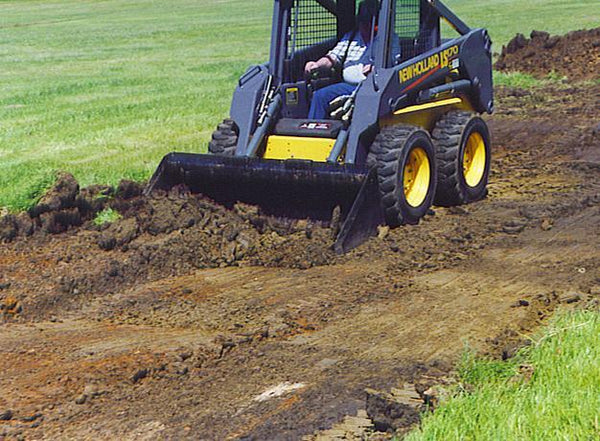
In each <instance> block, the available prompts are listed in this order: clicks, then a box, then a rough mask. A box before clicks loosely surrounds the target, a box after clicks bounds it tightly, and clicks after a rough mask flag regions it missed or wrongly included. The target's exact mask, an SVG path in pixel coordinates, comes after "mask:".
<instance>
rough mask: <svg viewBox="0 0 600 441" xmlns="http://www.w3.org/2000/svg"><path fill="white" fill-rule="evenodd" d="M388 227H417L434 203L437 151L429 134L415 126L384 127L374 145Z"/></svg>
mask: <svg viewBox="0 0 600 441" xmlns="http://www.w3.org/2000/svg"><path fill="white" fill-rule="evenodd" d="M373 153H374V154H375V156H376V159H377V175H378V182H379V191H380V193H381V200H382V204H383V210H384V214H385V220H386V223H387V224H388V225H389V226H391V227H396V226H399V225H403V224H417V223H418V222H419V220H420V219H421V218H422V217H423V216H425V214H427V211H428V210H429V208H430V207H431V204H432V203H433V198H434V193H435V188H436V167H435V164H436V162H435V148H434V146H433V143H432V141H431V138H430V137H429V134H428V133H427V132H426V131H424V130H422V129H420V128H418V127H414V126H408V125H396V126H390V127H384V128H383V129H382V130H381V132H380V133H379V134H378V135H377V137H376V139H375V142H374V143H373Z"/></svg>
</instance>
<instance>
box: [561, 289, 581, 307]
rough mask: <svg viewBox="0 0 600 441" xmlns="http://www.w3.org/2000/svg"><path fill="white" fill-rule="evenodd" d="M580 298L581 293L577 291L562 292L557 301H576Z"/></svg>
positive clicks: (568, 302)
mask: <svg viewBox="0 0 600 441" xmlns="http://www.w3.org/2000/svg"><path fill="white" fill-rule="evenodd" d="M580 300H581V294H578V293H574V292H572V293H567V294H563V295H562V296H560V297H559V299H558V301H559V302H560V303H567V304H570V303H577V302H579V301H580Z"/></svg>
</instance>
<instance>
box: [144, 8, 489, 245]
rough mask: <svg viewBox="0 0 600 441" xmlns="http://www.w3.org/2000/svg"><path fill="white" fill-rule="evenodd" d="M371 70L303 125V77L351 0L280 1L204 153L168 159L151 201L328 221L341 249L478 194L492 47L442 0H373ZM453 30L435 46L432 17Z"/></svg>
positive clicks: (327, 46)
mask: <svg viewBox="0 0 600 441" xmlns="http://www.w3.org/2000/svg"><path fill="white" fill-rule="evenodd" d="M376 4H377V7H378V12H377V14H376V15H375V17H374V19H373V24H372V32H373V35H374V36H375V39H374V40H373V43H372V44H373V49H372V51H371V53H372V55H371V60H370V64H371V65H372V71H371V73H370V74H369V75H368V76H367V78H366V79H365V80H364V81H362V83H360V85H359V86H358V88H357V89H356V90H355V92H354V93H353V94H352V95H351V96H350V97H346V100H345V102H343V106H342V111H341V112H340V110H339V106H338V111H337V112H336V113H337V116H338V117H339V115H340V114H342V116H341V118H340V119H335V118H334V117H333V116H332V117H330V118H328V119H321V120H309V119H307V115H308V111H309V107H310V103H311V99H312V97H313V94H314V93H315V91H316V90H318V89H319V88H320V87H322V83H323V81H322V80H323V78H318V79H317V78H312V77H308V78H307V77H306V76H305V73H304V66H305V64H306V62H307V61H310V60H317V59H319V58H320V57H322V56H324V55H325V54H326V53H327V52H328V51H329V50H331V49H332V48H333V47H334V46H335V45H336V43H337V42H338V41H339V39H340V38H341V37H342V36H343V35H345V34H346V33H348V32H350V31H351V30H352V29H353V28H354V27H355V26H356V13H357V6H358V5H357V2H356V1H355V0H337V1H335V0H275V1H274V12H273V26H272V37H271V49H270V59H269V61H268V63H265V64H262V65H257V66H253V67H251V68H250V69H248V70H247V71H246V72H245V73H244V74H243V75H242V76H241V78H240V79H239V81H238V84H237V88H236V90H235V93H234V95H233V101H232V105H231V111H230V117H229V118H228V119H226V120H224V121H223V123H221V124H220V125H219V126H218V128H217V130H216V131H215V132H214V133H213V136H212V141H211V142H210V144H209V154H189V153H170V154H168V155H166V156H165V157H164V158H163V160H162V162H161V163H160V165H159V167H158V169H157V170H156V172H155V174H154V176H153V177H152V179H151V180H150V182H149V184H148V187H147V189H146V191H147V193H151V192H152V191H155V190H158V189H162V190H167V189H169V188H171V187H173V186H175V185H181V184H184V185H186V186H187V187H189V189H190V190H191V191H193V192H198V193H202V194H204V195H206V196H207V197H209V198H211V199H213V200H215V201H216V202H218V203H221V204H224V205H226V206H232V205H233V204H235V203H236V202H244V203H248V204H254V205H258V206H259V207H260V209H261V211H262V213H264V214H266V215H273V216H283V217H289V218H298V219H313V220H315V221H321V222H329V221H330V220H331V218H332V213H334V212H335V213H336V217H338V218H340V219H341V227H340V228H339V233H338V235H337V239H336V241H335V244H334V248H335V250H336V251H337V252H339V253H343V252H346V251H348V250H349V249H351V248H353V247H356V246H357V245H359V244H360V243H362V242H363V241H364V240H366V239H367V238H368V237H369V236H371V235H373V234H374V233H375V232H376V231H377V227H378V226H379V225H382V224H384V223H386V224H388V225H389V226H391V227H395V226H399V225H403V224H416V223H418V222H419V219H421V218H422V217H423V216H424V215H425V214H426V213H427V212H428V211H429V209H430V207H431V205H432V204H433V203H435V204H437V205H441V206H451V205H457V204H464V203H469V202H472V201H476V200H478V199H481V198H483V197H484V196H485V194H486V186H487V181H488V174H489V168H490V155H491V150H490V147H491V146H490V135H489V132H488V128H487V126H486V123H485V122H484V120H483V119H481V118H480V116H479V114H482V113H485V112H487V113H491V112H492V111H493V88H492V62H491V40H490V38H489V36H488V33H487V31H486V30H485V29H470V28H469V27H468V26H467V25H466V24H465V23H463V22H462V21H461V20H460V19H459V18H458V17H457V16H455V15H454V14H453V13H452V12H451V11H450V10H449V9H448V8H447V7H446V6H445V5H444V4H443V3H442V2H441V1H438V0H381V1H380V2H379V3H376ZM441 19H444V20H445V21H446V22H447V23H449V24H450V26H451V28H453V29H454V31H456V36H455V38H452V39H442V37H441V31H440V21H441Z"/></svg>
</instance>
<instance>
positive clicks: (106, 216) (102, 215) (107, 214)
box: [94, 208, 123, 227]
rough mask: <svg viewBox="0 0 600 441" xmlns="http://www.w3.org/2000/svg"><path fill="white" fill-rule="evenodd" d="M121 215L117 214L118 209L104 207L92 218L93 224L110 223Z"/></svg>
mask: <svg viewBox="0 0 600 441" xmlns="http://www.w3.org/2000/svg"><path fill="white" fill-rule="evenodd" d="M122 217H123V216H121V215H120V214H119V212H118V211H116V210H113V209H112V208H105V209H104V210H102V211H101V212H99V213H98V214H97V215H96V217H95V218H94V225H97V226H99V227H101V226H102V225H105V224H112V223H113V222H116V221H118V220H119V219H121V218H122Z"/></svg>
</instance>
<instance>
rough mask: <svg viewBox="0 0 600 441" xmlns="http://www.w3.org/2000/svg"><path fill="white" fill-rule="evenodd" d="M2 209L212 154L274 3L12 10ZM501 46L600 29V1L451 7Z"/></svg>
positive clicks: (4, 54) (4, 55)
mask: <svg viewBox="0 0 600 441" xmlns="http://www.w3.org/2000/svg"><path fill="white" fill-rule="evenodd" d="M0 4H1V5H2V19H1V21H0V63H1V64H2V70H1V72H0V90H1V93H0V207H8V208H10V209H11V210H19V209H23V208H26V207H28V206H29V205H31V204H32V203H33V201H34V200H35V198H36V197H37V196H39V194H40V192H41V191H43V189H44V188H46V187H47V186H48V184H49V183H50V182H51V181H52V178H53V176H54V173H55V171H56V170H65V171H69V172H71V173H73V174H74V175H75V177H76V178H77V179H78V180H79V181H80V183H81V184H82V185H83V186H85V185H89V184H92V183H97V184H113V185H114V184H116V183H117V182H118V181H119V180H120V179H122V178H127V179H135V180H142V179H147V178H148V177H149V176H150V174H151V173H152V171H153V170H154V169H155V167H156V165H157V164H158V162H159V160H160V158H161V157H162V156H163V155H164V154H166V153H168V152H169V151H172V150H179V151H193V152H202V151H205V149H206V144H207V142H208V140H209V137H210V133H211V131H212V130H213V127H214V126H215V125H216V124H217V123H218V122H219V120H220V119H222V118H223V117H226V116H227V114H228V111H229V105H230V100H231V95H232V92H233V89H234V88H235V83H236V80H237V78H238V77H239V75H240V74H241V73H242V72H243V71H244V70H245V68H246V67H247V66H249V65H251V64H254V63H258V62H263V61H265V60H266V59H267V58H268V49H269V38H270V16H271V10H272V1H271V0H258V1H253V2H250V1H245V0H219V1H214V0H171V1H168V2H159V1H155V0H127V1H126V0H104V1H97V0H44V1H41V0H19V1H17V0H12V1H6V0H4V1H1V2H0ZM448 5H449V6H450V7H452V8H453V9H455V11H456V12H457V14H459V15H460V16H461V17H462V18H463V19H464V20H465V21H466V22H467V23H468V24H470V25H471V26H488V27H489V28H490V32H491V34H492V37H493V39H494V40H495V41H496V42H497V43H498V44H497V46H496V50H499V45H500V44H502V43H506V41H508V39H509V38H510V37H512V36H513V35H514V34H515V33H516V32H524V33H528V32H529V31H530V30H531V29H532V28H537V29H546V30H549V31H551V32H553V33H556V32H566V31H567V30H570V29H578V28H582V27H593V26H600V11H598V12H595V13H594V10H597V9H598V8H597V0H593V1H591V0H584V1H580V2H575V1H541V0H535V1H533V2H527V4H524V2H520V1H517V0H510V1H509V0H493V1H488V2H485V3H482V2H480V1H476V0H449V1H448Z"/></svg>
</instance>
